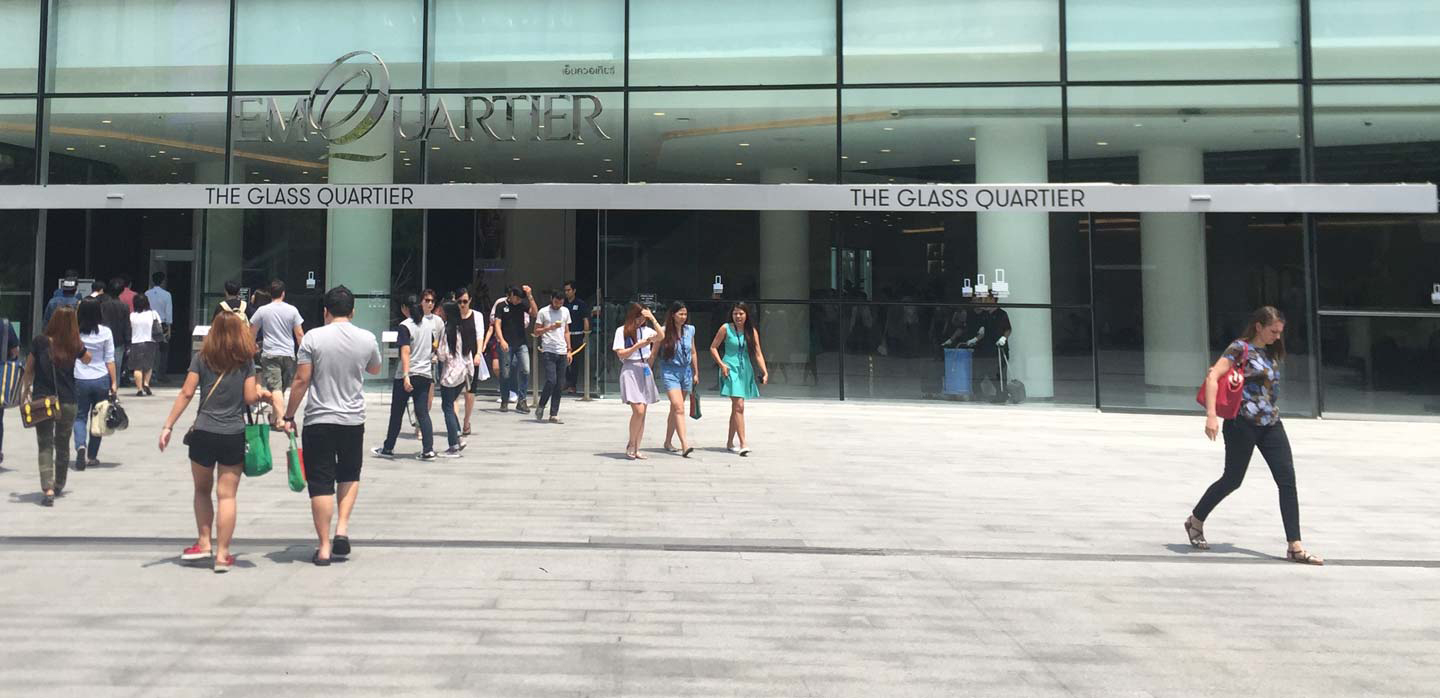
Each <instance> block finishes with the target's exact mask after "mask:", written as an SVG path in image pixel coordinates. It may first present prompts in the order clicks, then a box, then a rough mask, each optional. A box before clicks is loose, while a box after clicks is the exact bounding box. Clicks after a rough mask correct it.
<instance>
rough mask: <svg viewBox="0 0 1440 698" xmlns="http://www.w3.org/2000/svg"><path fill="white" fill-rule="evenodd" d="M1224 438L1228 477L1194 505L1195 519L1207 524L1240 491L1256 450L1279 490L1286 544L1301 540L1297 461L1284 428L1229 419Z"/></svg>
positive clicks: (1224, 428)
mask: <svg viewBox="0 0 1440 698" xmlns="http://www.w3.org/2000/svg"><path fill="white" fill-rule="evenodd" d="M1221 433H1223V434H1224V435H1225V473H1224V474H1222V475H1221V476H1220V479H1219V480H1216V481H1215V484H1213V485H1210V489H1208V490H1205V494H1204V496H1202V497H1200V502H1199V503H1198V504H1196V505H1195V510H1194V512H1193V513H1194V514H1195V518H1197V519H1199V520H1201V521H1204V520H1205V517H1207V516H1209V515H1210V512H1211V511H1213V510H1214V509H1215V506H1216V505H1217V504H1219V503H1220V501H1221V500H1223V499H1225V497H1227V496H1228V495H1229V494H1230V493H1231V492H1234V491H1235V490H1237V489H1240V483H1241V482H1244V480H1245V470H1246V469H1247V468H1249V467H1250V456H1251V454H1253V453H1254V452H1255V449H1256V448H1259V449H1260V455H1261V456H1262V457H1264V458H1265V464H1266V465H1269V466H1270V475H1271V476H1272V477H1274V478H1275V486H1276V487H1278V488H1279V489H1280V520H1281V521H1283V522H1284V524H1285V540H1287V541H1290V542H1292V543H1293V542H1295V541H1297V540H1300V498H1299V495H1298V494H1297V493H1296V490H1295V459H1294V457H1293V456H1292V455H1291V454H1290V439H1289V437H1287V436H1285V425H1284V424H1282V423H1280V422H1276V423H1275V424H1272V425H1270V426H1264V427H1262V426H1256V425H1254V424H1251V423H1249V422H1247V421H1245V420H1243V419H1227V420H1225V425H1224V426H1223V427H1222V428H1221Z"/></svg>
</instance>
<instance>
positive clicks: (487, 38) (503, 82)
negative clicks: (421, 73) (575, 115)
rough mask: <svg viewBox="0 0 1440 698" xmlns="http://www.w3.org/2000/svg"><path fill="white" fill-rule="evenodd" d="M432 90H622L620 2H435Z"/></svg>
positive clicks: (622, 9)
mask: <svg viewBox="0 0 1440 698" xmlns="http://www.w3.org/2000/svg"><path fill="white" fill-rule="evenodd" d="M431 7H432V12H433V13H434V15H433V18H432V19H431V23H430V26H431V27H433V30H432V31H433V33H434V43H433V45H432V48H431V51H432V52H433V58H432V60H433V61H434V63H433V65H432V68H431V77H430V81H431V84H432V85H434V86H436V87H475V86H484V87H487V88H495V87H565V86H571V85H574V86H586V87H593V86H602V85H621V84H623V83H624V80H625V68H624V62H625V56H624V54H625V2H624V0H531V1H530V2H514V1H513V0H481V1H479V2H474V1H472V0H464V1H462V0H434V1H433V2H431Z"/></svg>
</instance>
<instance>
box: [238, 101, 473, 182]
mask: <svg viewBox="0 0 1440 698" xmlns="http://www.w3.org/2000/svg"><path fill="white" fill-rule="evenodd" d="M306 99H307V98H306V96H304V95H276V96H260V97H241V98H238V99H236V100H235V103H233V104H232V107H231V108H232V110H234V112H235V115H236V116H237V118H236V121H235V123H234V126H233V128H232V129H231V138H232V139H233V140H234V142H235V155H234V160H233V163H234V164H233V169H232V172H231V179H230V181H232V182H236V183H250V184H269V183H272V182H273V183H277V184H278V183H282V182H285V183H290V182H296V183H305V184H323V183H328V182H330V181H331V179H332V178H333V179H334V181H335V183H336V184H341V183H346V184H355V183H364V184H390V183H405V184H414V183H418V182H420V181H421V179H422V172H421V171H422V170H423V169H424V168H423V167H422V166H421V162H422V157H421V151H422V150H424V149H425V148H427V147H438V148H444V147H446V146H450V145H452V144H453V141H451V140H449V139H448V138H441V137H437V138H436V139H435V140H434V141H432V143H431V146H426V145H425V144H424V143H423V142H421V141H418V140H411V139H406V138H402V137H400V136H399V135H398V134H397V132H396V128H395V121H394V114H395V102H396V100H397V99H399V96H398V95H392V96H391V102H390V104H391V106H390V108H388V109H386V110H385V111H384V112H383V113H381V115H380V118H379V120H378V122H377V123H375V124H374V126H373V127H371V128H370V130H369V131H368V132H366V133H365V135H363V136H361V137H360V138H359V139H357V140H355V141H352V142H347V143H340V144H336V143H331V142H329V141H327V140H326V139H325V138H324V137H322V136H321V135H320V134H319V133H318V132H317V131H316V130H315V129H313V128H310V126H309V125H308V124H307V123H306V122H305V121H304V117H303V116H297V114H298V110H299V109H300V107H301V106H302V105H303V104H304V103H305V100H306ZM374 99H376V96H375V95H373V94H372V95H361V94H358V93H356V94H345V95H341V96H339V97H337V98H336V100H335V106H333V107H331V109H332V111H336V112H339V113H340V114H344V113H346V112H349V111H350V110H351V108H352V107H353V106H355V100H359V101H361V102H363V103H364V104H363V105H361V106H362V107H368V106H369V105H370V104H371V103H372V102H371V100H374ZM424 103H425V100H424V99H422V98H421V97H420V95H413V94H412V95H405V96H404V102H403V107H404V108H403V109H402V110H401V114H402V121H401V130H402V131H404V132H405V133H406V134H409V135H412V136H418V135H419V133H420V129H421V125H422V123H423V122H422V116H421V113H422V105H423V104H424ZM275 110H278V114H279V117H280V118H279V119H278V120H277V119H276V111H275ZM358 114H359V115H357V116H354V117H352V118H351V119H350V120H348V121H345V122H344V123H343V124H342V125H341V126H339V128H338V131H342V132H343V131H350V132H353V130H352V128H353V127H355V126H358V125H359V123H360V121H361V119H362V118H363V114H364V109H363V108H362V109H361V110H360V112H358ZM332 118H333V117H332ZM459 120H460V119H459V117H458V115H457V121H459ZM282 122H283V125H282ZM326 123H327V124H328V123H329V120H328V118H327V122H326ZM352 125H354V126H352ZM302 139H304V140H302ZM465 145H472V146H473V145H475V144H465Z"/></svg>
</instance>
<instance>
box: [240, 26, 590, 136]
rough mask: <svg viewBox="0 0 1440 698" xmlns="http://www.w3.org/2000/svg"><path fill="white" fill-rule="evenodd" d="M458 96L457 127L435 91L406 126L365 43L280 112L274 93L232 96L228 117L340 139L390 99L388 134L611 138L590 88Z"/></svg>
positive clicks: (257, 127) (252, 126) (246, 129)
mask: <svg viewBox="0 0 1440 698" xmlns="http://www.w3.org/2000/svg"><path fill="white" fill-rule="evenodd" d="M342 95H343V96H346V97H351V96H353V97H355V98H356V99H355V103H354V106H352V107H351V108H350V109H349V110H348V111H347V112H345V113H344V114H343V115H340V114H339V112H340V109H338V108H335V109H333V110H332V107H336V106H337V105H336V100H337V99H339V98H340V97H342ZM453 99H455V97H452V100H453ZM458 99H459V100H460V103H461V104H462V114H463V116H462V119H461V123H460V125H459V126H458V127H457V125H456V124H455V120H454V118H453V117H451V115H450V109H449V107H448V105H447V104H446V103H445V98H444V97H443V96H440V95H434V96H433V98H432V96H431V95H424V96H422V97H421V105H420V111H421V115H422V117H423V122H422V123H421V124H419V125H418V126H416V127H415V128H412V129H410V130H408V131H407V130H406V128H405V125H404V119H403V118H402V114H403V112H404V103H405V97H404V95H394V96H392V95H391V94H390V71H389V69H388V68H386V67H385V62H384V61H383V60H381V59H380V57H379V56H377V55H376V54H375V53H373V52H371V51H352V52H350V53H347V54H345V55H344V56H341V57H340V58H338V59H336V61H335V62H334V63H331V64H330V68H329V69H327V70H326V71H325V73H324V74H322V75H321V76H320V79H319V80H317V81H316V83H315V86H314V87H313V88H311V90H310V94H308V95H306V96H304V97H300V98H298V99H296V101H295V104H294V106H292V107H291V109H290V110H289V112H288V113H287V112H285V111H284V110H283V109H282V108H281V106H280V102H279V100H278V99H276V98H274V97H234V98H233V99H232V101H231V106H230V119H231V123H232V131H233V133H234V134H235V140H236V141H239V142H252V143H253V142H266V143H273V142H276V141H279V142H281V143H286V142H290V141H291V140H294V141H298V142H302V143H303V142H308V141H309V140H310V137H311V135H312V134H315V135H318V137H319V138H320V139H322V140H324V141H326V142H328V143H329V144H330V145H332V146H343V145H347V144H350V143H354V142H356V141H358V140H360V139H361V138H364V137H365V136H366V135H368V134H369V133H370V132H371V131H373V130H374V129H375V127H376V126H378V125H379V124H380V123H381V122H382V121H383V120H384V117H385V112H386V110H387V109H390V108H391V105H392V103H393V115H392V119H391V121H392V122H393V128H394V131H395V138H396V139H397V140H400V141H426V140H433V139H436V138H446V137H448V138H449V139H450V140H452V141H455V142H457V143H467V142H474V141H475V140H476V139H477V137H479V138H485V139H488V140H490V141H497V142H498V141H518V140H521V139H522V138H523V139H525V140H533V141H583V140H585V137H586V135H587V134H589V135H590V136H591V137H593V138H597V139H600V140H607V141H608V140H612V139H611V137H610V135H609V134H607V133H605V131H604V129H602V128H601V127H600V124H598V123H596V120H597V119H598V118H599V117H600V114H601V113H602V112H603V111H604V106H603V105H602V104H601V103H600V98H599V97H597V96H595V95H589V94H509V95H506V94H500V95H489V96H482V95H461V96H459V97H458ZM567 107H568V108H567ZM526 112H528V115H527V114H526ZM517 114H518V115H519V118H517ZM527 116H528V118H527ZM387 154H388V153H379V154H374V153H371V154H366V153H348V152H340V151H336V152H332V153H331V155H330V157H332V158H336V159H341V160H352V161H358V162H373V161H376V160H380V159H382V158H384V157H385V156H386V155H387Z"/></svg>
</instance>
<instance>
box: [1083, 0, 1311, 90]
mask: <svg viewBox="0 0 1440 698" xmlns="http://www.w3.org/2000/svg"><path fill="white" fill-rule="evenodd" d="M1065 24H1066V48H1067V50H1068V52H1069V55H1068V56H1067V58H1068V60H1069V69H1070V79H1072V80H1203V79H1209V80H1216V79H1225V78H1246V79H1257V78H1292V79H1293V78H1296V77H1299V71H1300V58H1299V54H1300V51H1299V42H1300V37H1299V34H1300V3H1299V2H1298V1H1297V0H1265V1H1262V2H1255V1H1254V0H1211V1H1210V2H1204V3H1197V2H1191V1H1189V0H1145V2H1136V1H1135V0H1067V1H1066V5H1065Z"/></svg>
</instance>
